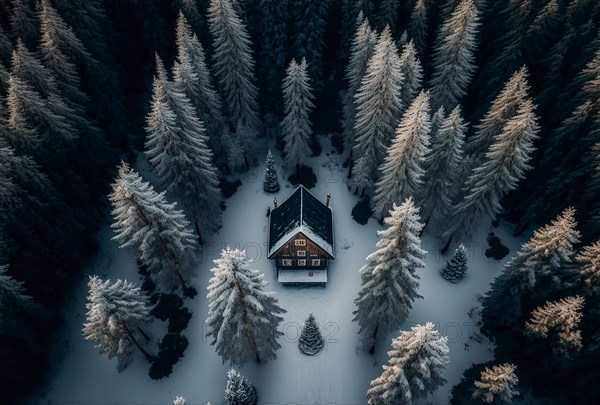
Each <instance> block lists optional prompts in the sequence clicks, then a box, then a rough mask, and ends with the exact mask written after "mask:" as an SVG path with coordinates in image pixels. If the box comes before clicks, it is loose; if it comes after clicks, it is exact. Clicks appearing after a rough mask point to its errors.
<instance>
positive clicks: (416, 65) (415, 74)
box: [400, 40, 423, 107]
mask: <svg viewBox="0 0 600 405" xmlns="http://www.w3.org/2000/svg"><path fill="white" fill-rule="evenodd" d="M400 69H401V70H402V77H403V78H404V81H403V83H402V88H401V90H400V97H401V101H402V105H403V106H405V107H408V106H409V105H410V103H412V102H413V100H414V98H415V97H416V96H417V94H418V93H419V90H420V89H421V87H422V83H421V81H422V79H423V68H422V67H421V62H420V61H419V57H418V55H417V50H416V49H415V46H414V44H413V41H412V40H410V41H409V42H408V43H407V44H406V45H404V48H402V53H401V54H400Z"/></svg>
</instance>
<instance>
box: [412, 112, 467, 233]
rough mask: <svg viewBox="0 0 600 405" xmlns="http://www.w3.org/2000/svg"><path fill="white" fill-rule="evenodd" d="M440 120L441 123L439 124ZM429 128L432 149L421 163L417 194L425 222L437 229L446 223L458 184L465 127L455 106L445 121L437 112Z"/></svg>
mask: <svg viewBox="0 0 600 405" xmlns="http://www.w3.org/2000/svg"><path fill="white" fill-rule="evenodd" d="M440 120H443V121H441V124H440ZM431 127H432V131H431V132H432V136H431V148H430V150H429V153H428V154H427V155H426V156H425V161H424V163H423V167H424V169H425V177H424V178H423V180H424V181H423V186H422V187H421V188H420V190H419V193H418V194H419V199H420V201H421V209H422V213H423V217H424V218H426V221H425V222H426V223H428V222H429V221H431V222H433V223H434V224H437V225H440V224H442V223H445V222H446V221H447V220H448V218H447V216H448V215H449V214H450V212H451V211H452V206H453V203H454V197H455V196H456V191H457V189H459V187H460V184H461V179H460V178H459V176H458V175H459V172H460V166H461V164H462V162H463V152H462V148H463V144H464V139H465V134H466V132H467V125H466V124H465V122H464V120H463V119H462V117H461V111H460V107H458V106H457V107H455V108H454V110H452V112H451V113H450V115H448V117H447V118H444V111H443V109H442V110H438V112H437V113H436V114H435V115H434V117H433V119H432V124H431Z"/></svg>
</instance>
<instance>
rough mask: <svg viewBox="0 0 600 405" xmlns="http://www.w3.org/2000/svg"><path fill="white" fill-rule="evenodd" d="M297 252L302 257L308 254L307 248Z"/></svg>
mask: <svg viewBox="0 0 600 405" xmlns="http://www.w3.org/2000/svg"><path fill="white" fill-rule="evenodd" d="M297 253H298V256H301V257H304V256H306V250H299V251H298V252H297Z"/></svg>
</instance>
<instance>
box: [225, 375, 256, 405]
mask: <svg viewBox="0 0 600 405" xmlns="http://www.w3.org/2000/svg"><path fill="white" fill-rule="evenodd" d="M225 399H226V400H227V404H229V405H256V402H257V400H258V398H257V395H256V388H255V387H254V386H253V385H252V384H250V383H249V382H248V380H246V378H245V377H243V376H242V375H241V374H240V373H239V371H237V370H236V369H234V368H232V369H230V370H229V371H228V372H227V386H226V387H225Z"/></svg>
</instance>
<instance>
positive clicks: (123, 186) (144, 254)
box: [108, 162, 194, 292]
mask: <svg viewBox="0 0 600 405" xmlns="http://www.w3.org/2000/svg"><path fill="white" fill-rule="evenodd" d="M108 198H109V200H110V202H111V204H112V208H113V210H112V214H113V216H114V219H115V222H114V223H113V224H112V225H111V227H112V228H113V229H115V233H116V235H115V236H114V237H113V239H115V240H117V241H118V242H119V243H120V244H121V245H120V246H121V247H130V246H131V247H134V248H136V249H137V250H139V252H140V260H141V261H142V263H144V264H145V265H146V266H148V268H149V270H150V272H151V274H152V276H153V278H154V279H155V281H160V282H162V283H164V284H165V285H166V286H167V287H170V286H171V285H172V284H173V283H172V280H173V276H174V275H175V276H176V278H177V281H178V282H179V284H180V285H181V287H182V289H183V290H184V292H186V291H187V290H188V286H187V283H186V281H185V275H184V274H185V272H186V270H187V268H188V267H189V266H186V265H185V262H184V261H185V260H184V259H185V256H186V255H188V254H190V252H191V251H193V246H194V235H193V234H192V232H191V231H190V230H189V229H188V225H189V222H188V221H187V220H186V219H185V216H184V215H183V213H182V212H181V211H179V210H177V209H176V208H175V206H176V204H174V203H173V204H172V203H169V202H167V199H166V198H165V193H164V192H162V193H157V192H156V191H154V188H153V187H152V186H151V185H150V183H148V182H145V181H143V179H142V178H141V177H140V175H139V174H138V173H137V172H136V171H135V170H133V169H131V168H130V167H129V165H128V164H127V163H124V162H123V163H121V165H120V166H119V173H118V175H117V178H116V179H115V182H114V183H113V185H112V193H111V194H110V195H109V196H108ZM173 273H174V274H173Z"/></svg>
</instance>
